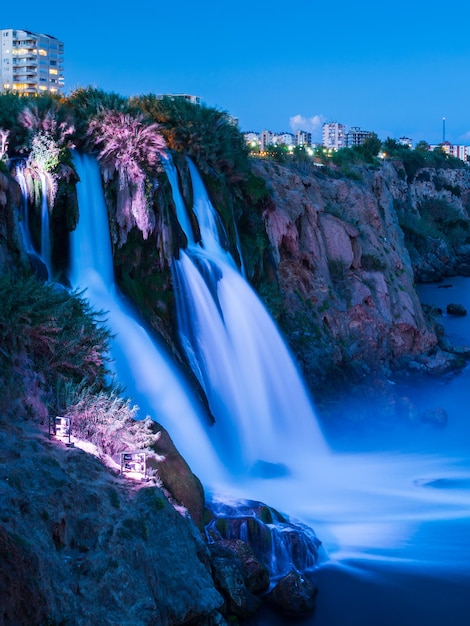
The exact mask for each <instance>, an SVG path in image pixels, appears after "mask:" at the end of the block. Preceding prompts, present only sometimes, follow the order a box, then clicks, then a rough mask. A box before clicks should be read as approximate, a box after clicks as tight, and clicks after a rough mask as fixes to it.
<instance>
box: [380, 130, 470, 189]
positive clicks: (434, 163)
mask: <svg viewBox="0 0 470 626" xmlns="http://www.w3.org/2000/svg"><path fill="white" fill-rule="evenodd" d="M382 150H383V151H384V152H385V154H386V156H387V157H388V158H392V159H397V160H399V161H401V162H402V163H403V166H404V168H405V172H406V177H407V180H408V182H409V183H411V182H413V180H414V179H415V177H416V174H417V172H418V170H420V169H423V168H434V169H460V168H463V167H466V165H465V163H464V162H463V161H462V160H461V159H457V158H455V157H453V156H451V155H449V154H447V153H446V152H444V150H442V149H441V148H437V149H435V150H429V145H428V144H427V143H426V142H425V141H421V142H419V143H418V144H416V147H415V149H414V150H412V149H411V148H410V147H409V146H406V145H402V144H400V143H398V142H397V141H396V140H395V139H390V138H387V139H386V140H385V141H384V142H383V143H382ZM421 175H422V173H420V176H421ZM422 180H425V179H422Z"/></svg>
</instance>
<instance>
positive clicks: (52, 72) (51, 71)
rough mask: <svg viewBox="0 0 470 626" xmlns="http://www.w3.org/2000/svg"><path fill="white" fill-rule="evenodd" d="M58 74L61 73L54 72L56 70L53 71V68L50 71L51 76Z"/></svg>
mask: <svg viewBox="0 0 470 626" xmlns="http://www.w3.org/2000/svg"><path fill="white" fill-rule="evenodd" d="M58 73H59V72H58V71H57V70H54V69H52V68H51V69H50V70H49V74H54V75H56V74H58Z"/></svg>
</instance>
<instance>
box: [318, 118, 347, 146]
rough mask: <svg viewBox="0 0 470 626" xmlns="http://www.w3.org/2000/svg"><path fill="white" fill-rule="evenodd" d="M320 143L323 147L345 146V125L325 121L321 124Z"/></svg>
mask: <svg viewBox="0 0 470 626" xmlns="http://www.w3.org/2000/svg"><path fill="white" fill-rule="evenodd" d="M322 144H323V146H324V147H325V148H328V149H332V150H339V149H340V148H344V147H345V146H346V127H345V126H344V124H339V123H338V122H327V123H325V124H323V126H322Z"/></svg>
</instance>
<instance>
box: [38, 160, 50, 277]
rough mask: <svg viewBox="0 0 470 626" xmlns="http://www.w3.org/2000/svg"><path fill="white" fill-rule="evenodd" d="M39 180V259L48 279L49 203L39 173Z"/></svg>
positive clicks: (42, 177)
mask: <svg viewBox="0 0 470 626" xmlns="http://www.w3.org/2000/svg"><path fill="white" fill-rule="evenodd" d="M39 178H40V179H41V252H40V254H41V259H42V261H43V262H44V263H45V265H46V267H47V273H48V275H49V278H52V262H51V230H50V225H49V201H48V197H47V191H48V189H47V178H46V175H45V174H44V172H39Z"/></svg>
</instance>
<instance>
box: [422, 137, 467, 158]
mask: <svg viewBox="0 0 470 626" xmlns="http://www.w3.org/2000/svg"><path fill="white" fill-rule="evenodd" d="M429 150H443V151H444V152H446V153H447V154H449V155H450V156H453V157H455V158H456V159H460V160H462V161H465V162H466V163H468V162H469V161H470V146H454V145H453V144H451V143H450V141H444V143H437V144H433V145H430V146H429Z"/></svg>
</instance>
